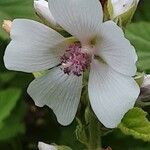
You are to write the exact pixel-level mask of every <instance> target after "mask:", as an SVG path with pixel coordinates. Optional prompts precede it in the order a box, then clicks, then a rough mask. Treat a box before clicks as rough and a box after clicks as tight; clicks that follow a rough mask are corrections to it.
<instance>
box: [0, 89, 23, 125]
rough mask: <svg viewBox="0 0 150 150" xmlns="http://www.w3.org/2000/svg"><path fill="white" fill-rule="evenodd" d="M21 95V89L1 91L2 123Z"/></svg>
mask: <svg viewBox="0 0 150 150" xmlns="http://www.w3.org/2000/svg"><path fill="white" fill-rule="evenodd" d="M20 95H21V90H19V89H8V90H3V91H0V124H1V123H2V122H3V120H4V119H6V118H7V117H8V116H9V115H10V113H11V111H12V110H13V109H14V107H15V106H16V103H17V101H18V100H19V98H20Z"/></svg>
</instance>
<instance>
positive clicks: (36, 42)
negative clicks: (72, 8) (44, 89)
mask: <svg viewBox="0 0 150 150" xmlns="http://www.w3.org/2000/svg"><path fill="white" fill-rule="evenodd" d="M11 39H12V41H11V42H10V44H9V45H8V47H7V48H6V51H5V55H4V63H5V66H6V68H8V69H10V70H17V71H24V72H36V71H42V70H46V69H49V68H51V67H54V66H56V65H58V64H59V59H60V57H59V56H60V55H62V53H63V47H61V48H60V45H61V44H62V43H63V41H64V40H65V38H64V37H63V36H61V35H60V34H59V33H57V32H56V31H54V30H52V29H50V28H48V27H47V26H45V25H43V24H41V23H38V22H36V21H32V20H27V19H16V20H14V21H13V25H12V30H11Z"/></svg>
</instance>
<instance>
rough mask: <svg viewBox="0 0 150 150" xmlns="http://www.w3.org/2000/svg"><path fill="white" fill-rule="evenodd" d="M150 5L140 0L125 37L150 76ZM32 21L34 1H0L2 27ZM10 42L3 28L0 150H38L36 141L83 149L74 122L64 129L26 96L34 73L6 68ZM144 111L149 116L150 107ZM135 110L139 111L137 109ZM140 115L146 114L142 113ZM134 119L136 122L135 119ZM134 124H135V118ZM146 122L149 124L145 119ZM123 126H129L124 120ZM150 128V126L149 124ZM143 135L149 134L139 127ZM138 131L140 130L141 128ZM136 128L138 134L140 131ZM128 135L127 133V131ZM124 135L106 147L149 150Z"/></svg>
mask: <svg viewBox="0 0 150 150" xmlns="http://www.w3.org/2000/svg"><path fill="white" fill-rule="evenodd" d="M149 8H150V3H149V0H143V1H142V0H141V2H140V5H139V8H138V9H137V12H136V14H135V17H134V19H133V22H134V23H132V24H131V25H129V26H128V27H127V30H126V36H127V38H128V39H129V40H130V41H131V43H132V44H133V45H134V46H135V47H136V49H137V53H138V56H139V60H138V70H139V71H144V72H145V73H150V59H149V58H150V13H149ZM14 18H30V19H34V20H37V19H38V18H36V15H35V13H34V11H33V1H32V0H0V24H2V22H3V20H4V19H11V20H12V19H14ZM8 42H9V36H8V35H7V34H6V33H5V32H4V31H3V30H2V28H0V149H2V150H3V149H5V150H36V149H37V142H38V141H43V142H47V143H54V142H55V143H57V144H60V145H61V144H66V145H68V146H70V147H72V148H73V149H74V150H80V149H81V150H83V145H81V144H79V143H78V141H77V140H76V138H75V132H74V130H75V125H76V122H75V121H74V122H73V123H72V124H71V125H70V126H68V127H62V126H60V125H59V124H58V123H57V122H56V118H55V116H54V115H53V113H52V111H51V110H50V109H49V108H47V107H44V108H38V107H36V106H35V105H34V103H33V101H32V100H31V99H30V97H29V96H28V95H27V93H26V88H27V85H28V84H29V82H30V81H31V80H32V79H33V76H32V75H31V74H25V73H18V72H12V71H7V70H6V69H5V67H4V65H3V54H4V50H5V48H6V46H7V44H8ZM145 110H146V111H147V112H148V114H149V113H150V108H149V107H147V108H145ZM135 111H136V110H135ZM139 115H144V117H145V115H146V114H144V113H143V112H141V113H140V114H139ZM132 117H133V119H132ZM132 117H131V122H132V121H133V125H134V126H135V125H136V122H135V119H134V118H136V117H137V115H136V113H135V116H132ZM144 121H147V119H146V118H145V120H144ZM123 123H124V124H122V125H127V126H128V129H130V125H128V120H127V119H125V120H124V122H123ZM149 126H150V125H149ZM139 128H140V129H141V130H142V131H143V133H144V134H145V132H146V131H147V134H149V135H148V136H149V137H150V133H149V132H150V131H149V128H150V127H149V128H148V129H143V127H142V126H141V127H139ZM139 128H138V129H139ZM138 129H137V127H136V128H135V131H136V130H138ZM122 131H123V130H122ZM125 133H126V132H125ZM127 135H128V136H127ZM127 135H125V134H123V132H121V130H119V129H116V130H115V131H113V132H111V133H110V134H108V135H107V136H104V137H103V139H102V143H103V147H107V146H111V147H112V148H113V149H114V150H149V149H150V143H149V142H144V141H143V140H140V139H138V140H137V139H134V138H133V137H132V136H129V134H127Z"/></svg>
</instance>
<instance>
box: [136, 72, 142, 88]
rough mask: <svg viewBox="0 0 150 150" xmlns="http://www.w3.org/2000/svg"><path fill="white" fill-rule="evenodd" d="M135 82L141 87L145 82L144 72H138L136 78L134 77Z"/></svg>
mask: <svg viewBox="0 0 150 150" xmlns="http://www.w3.org/2000/svg"><path fill="white" fill-rule="evenodd" d="M134 79H135V81H136V82H137V84H138V85H139V86H141V85H142V83H143V81H144V72H142V73H140V72H137V73H136V75H135V77H134Z"/></svg>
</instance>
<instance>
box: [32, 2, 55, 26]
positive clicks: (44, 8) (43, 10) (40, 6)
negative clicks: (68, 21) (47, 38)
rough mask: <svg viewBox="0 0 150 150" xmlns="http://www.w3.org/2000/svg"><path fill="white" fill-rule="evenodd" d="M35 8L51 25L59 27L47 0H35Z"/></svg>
mask: <svg viewBox="0 0 150 150" xmlns="http://www.w3.org/2000/svg"><path fill="white" fill-rule="evenodd" d="M34 8H35V10H36V12H37V14H38V15H39V16H41V17H43V18H45V19H46V20H47V21H48V22H49V23H50V25H52V26H58V24H57V22H56V20H55V19H54V17H53V15H52V13H51V11H50V9H49V7H48V2H47V1H45V0H34Z"/></svg>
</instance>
